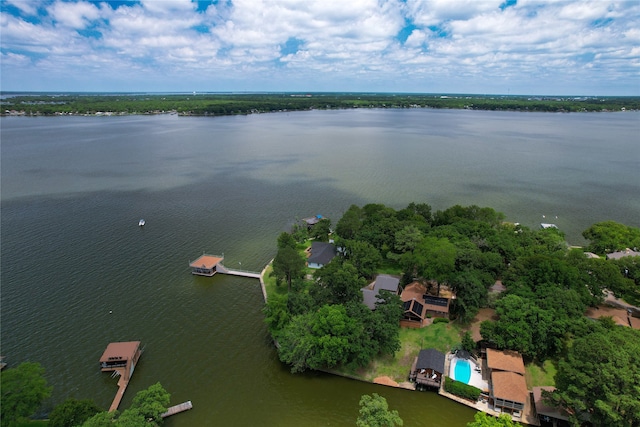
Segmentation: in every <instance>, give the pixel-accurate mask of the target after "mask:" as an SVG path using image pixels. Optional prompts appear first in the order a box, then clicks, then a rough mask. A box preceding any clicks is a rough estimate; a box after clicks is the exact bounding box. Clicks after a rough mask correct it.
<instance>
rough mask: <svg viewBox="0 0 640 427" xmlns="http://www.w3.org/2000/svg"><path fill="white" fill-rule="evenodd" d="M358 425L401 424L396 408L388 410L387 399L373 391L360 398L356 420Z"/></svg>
mask: <svg viewBox="0 0 640 427" xmlns="http://www.w3.org/2000/svg"><path fill="white" fill-rule="evenodd" d="M356 425H357V426H358V427H395V426H401V425H403V421H402V418H400V415H399V414H398V411H396V410H389V404H388V403H387V399H385V398H384V397H382V396H380V395H378V394H377V393H373V394H372V395H368V394H365V395H363V396H362V397H361V398H360V416H359V417H358V419H357V421H356Z"/></svg>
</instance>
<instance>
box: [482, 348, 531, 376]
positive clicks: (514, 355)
mask: <svg viewBox="0 0 640 427" xmlns="http://www.w3.org/2000/svg"><path fill="white" fill-rule="evenodd" d="M487 368H489V370H490V372H493V371H508V372H515V373H517V374H520V375H524V362H523V361H522V355H521V354H520V353H518V352H517V351H510V350H495V349H493V348H488V349H487Z"/></svg>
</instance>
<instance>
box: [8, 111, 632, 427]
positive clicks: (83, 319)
mask: <svg viewBox="0 0 640 427" xmlns="http://www.w3.org/2000/svg"><path fill="white" fill-rule="evenodd" d="M0 125H1V138H2V140H1V144H2V145H1V161H2V164H1V174H2V175H1V178H2V181H1V186H2V187H1V190H2V205H1V259H0V261H1V280H2V283H1V285H2V288H1V290H2V294H1V298H2V299H1V304H2V305H1V309H2V312H1V315H2V318H1V321H2V323H1V326H2V327H1V331H0V333H1V336H0V337H1V345H2V347H1V352H2V354H3V355H4V356H5V357H6V358H7V359H8V361H9V362H10V363H11V364H12V365H15V364H17V363H19V362H21V361H25V360H30V361H37V362H40V363H42V364H43V365H44V366H45V368H46V371H47V377H48V379H49V381H50V383H51V384H53V385H54V387H55V388H54V397H53V398H52V400H51V402H50V404H51V405H53V404H55V403H59V402H61V401H62V400H64V399H65V398H66V397H70V396H72V397H76V398H92V399H94V400H96V402H97V403H98V404H100V405H101V406H103V407H108V406H109V404H110V402H111V400H112V399H113V396H114V395H115V392H116V390H117V387H116V380H114V379H111V378H110V377H109V375H108V374H102V373H101V372H100V370H99V366H98V359H99V357H100V355H101V354H102V352H103V351H104V349H105V347H106V345H107V344H108V343H109V342H111V341H128V340H141V341H142V342H143V344H144V345H145V353H144V355H143V356H142V359H141V362H140V364H139V366H138V368H137V369H136V372H135V375H134V376H133V379H132V382H131V384H130V386H129V389H128V391H127V393H126V395H125V398H124V400H123V403H122V407H123V408H126V407H127V406H128V405H129V404H130V402H131V398H132V397H133V395H134V394H135V393H136V392H137V391H138V390H141V389H144V388H146V387H148V386H149V385H151V384H153V383H155V382H157V381H160V382H161V383H162V385H163V386H164V387H165V388H166V389H167V390H168V391H169V392H170V393H171V394H172V403H173V404H175V403H180V402H182V401H185V400H192V401H193V404H194V409H193V410H192V411H190V412H188V413H185V414H181V415H178V416H175V417H173V418H171V419H168V420H167V423H166V425H168V426H192V425H212V424H217V425H238V426H245V425H261V426H263V425H264V426H299V425H305V426H343V425H354V424H355V419H356V417H357V414H358V400H359V398H360V396H361V395H362V394H365V393H372V392H376V393H379V394H381V395H383V396H385V397H386V398H387V400H388V401H389V404H390V406H391V407H392V408H394V409H397V410H398V411H399V412H400V415H401V417H402V418H403V419H404V421H405V425H409V426H419V425H424V426H434V427H439V426H443V427H445V426H446V427H452V426H465V425H466V422H468V421H470V420H471V419H472V418H473V414H474V411H472V410H470V409H468V408H466V407H463V406H460V405H458V404H456V403H453V402H451V401H449V400H446V399H443V398H440V397H438V396H437V395H435V394H434V393H418V392H409V391H403V390H395V389H390V388H387V387H383V386H376V385H372V384H366V383H361V382H357V381H352V380H347V379H343V378H338V377H333V376H330V375H325V374H315V373H310V374H305V375H291V374H290V373H289V372H288V369H287V368H286V367H285V366H282V365H281V364H280V363H279V361H278V358H277V354H276V352H275V350H274V349H273V347H272V345H271V343H270V340H269V337H268V334H267V332H266V328H265V327H264V325H263V316H262V314H261V309H262V305H263V301H262V294H261V292H260V287H259V284H258V282H257V281H256V280H252V279H242V278H235V277H225V276H222V275H218V276H216V277H214V278H202V277H194V276H192V275H191V274H190V272H189V268H188V262H189V260H193V259H195V258H196V257H197V256H199V255H200V254H201V253H202V252H203V251H206V252H209V253H217V254H221V253H224V256H225V264H226V265H227V266H228V267H238V268H243V269H249V270H260V269H261V268H262V267H263V266H264V265H265V264H266V263H267V262H268V261H269V260H270V259H271V258H272V257H273V256H274V254H275V241H276V238H277V236H278V234H279V233H280V232H281V231H283V230H287V229H288V228H289V227H290V226H291V224H293V223H294V222H295V221H298V220H299V219H300V218H303V217H305V216H310V215H313V214H318V213H321V214H323V215H325V216H328V217H330V218H332V219H334V224H335V221H337V219H338V218H339V217H340V216H341V214H342V213H343V212H344V211H345V210H346V209H347V208H348V207H349V206H350V205H351V204H357V205H363V204H366V203H372V202H373V203H384V204H387V205H389V206H392V207H394V208H401V207H404V206H406V205H407V204H408V203H410V202H412V201H415V202H426V203H429V204H431V205H432V207H433V208H434V209H444V208H447V207H449V206H452V205H454V204H461V205H470V204H477V205H481V206H490V207H493V208H495V209H496V210H498V211H501V212H504V213H505V214H506V216H507V219H508V220H511V221H517V222H520V223H522V224H523V225H526V226H529V227H538V226H539V223H540V222H553V223H555V224H557V225H558V226H559V227H560V229H561V230H562V231H564V232H565V233H566V235H567V239H568V241H569V242H570V243H573V244H582V243H584V241H583V240H582V238H581V235H580V234H581V232H582V231H583V230H584V229H585V228H587V227H588V226H589V225H591V224H592V223H594V222H598V221H603V220H608V219H612V220H615V221H618V222H622V223H625V224H628V225H633V226H636V227H637V226H640V223H639V222H640V179H639V177H638V170H640V142H639V138H638V135H640V113H638V112H626V113H597V114H593V113H591V114H577V113H576V114H543V113H540V114H539V113H511V112H484V111H458V110H348V111H312V112H296V113H278V114H264V115H251V116H241V117H219V118H194V117H177V116H175V115H166V116H126V117H58V118H13V117H6V118H2V119H0ZM543 215H544V217H543ZM139 218H145V219H146V222H147V225H146V226H145V227H144V229H141V228H139V227H138V225H137V224H138V219H139Z"/></svg>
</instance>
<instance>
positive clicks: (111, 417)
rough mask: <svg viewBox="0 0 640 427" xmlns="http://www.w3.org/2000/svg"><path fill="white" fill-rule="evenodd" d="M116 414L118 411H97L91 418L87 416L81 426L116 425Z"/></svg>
mask: <svg viewBox="0 0 640 427" xmlns="http://www.w3.org/2000/svg"><path fill="white" fill-rule="evenodd" d="M117 415H118V411H112V412H107V411H103V412H98V413H97V414H95V415H94V416H92V417H91V418H88V419H87V420H86V421H85V422H84V423H83V424H82V427H118V424H117V423H116V422H115V419H116V416H117ZM140 427H142V426H140Z"/></svg>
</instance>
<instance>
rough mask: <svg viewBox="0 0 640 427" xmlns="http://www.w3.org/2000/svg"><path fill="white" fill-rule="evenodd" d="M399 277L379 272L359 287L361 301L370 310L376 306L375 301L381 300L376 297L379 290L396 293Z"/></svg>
mask: <svg viewBox="0 0 640 427" xmlns="http://www.w3.org/2000/svg"><path fill="white" fill-rule="evenodd" d="M399 285H400V278H398V277H393V276H390V275H388V274H379V275H378V276H377V277H376V279H375V280H374V281H373V282H371V283H369V284H368V285H367V286H365V287H364V288H362V289H361V291H362V302H363V303H364V305H366V306H367V307H369V308H370V309H371V310H374V309H375V308H376V302H377V301H381V299H380V298H378V295H379V294H380V291H389V292H391V293H392V294H395V295H397V294H398V287H399Z"/></svg>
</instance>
